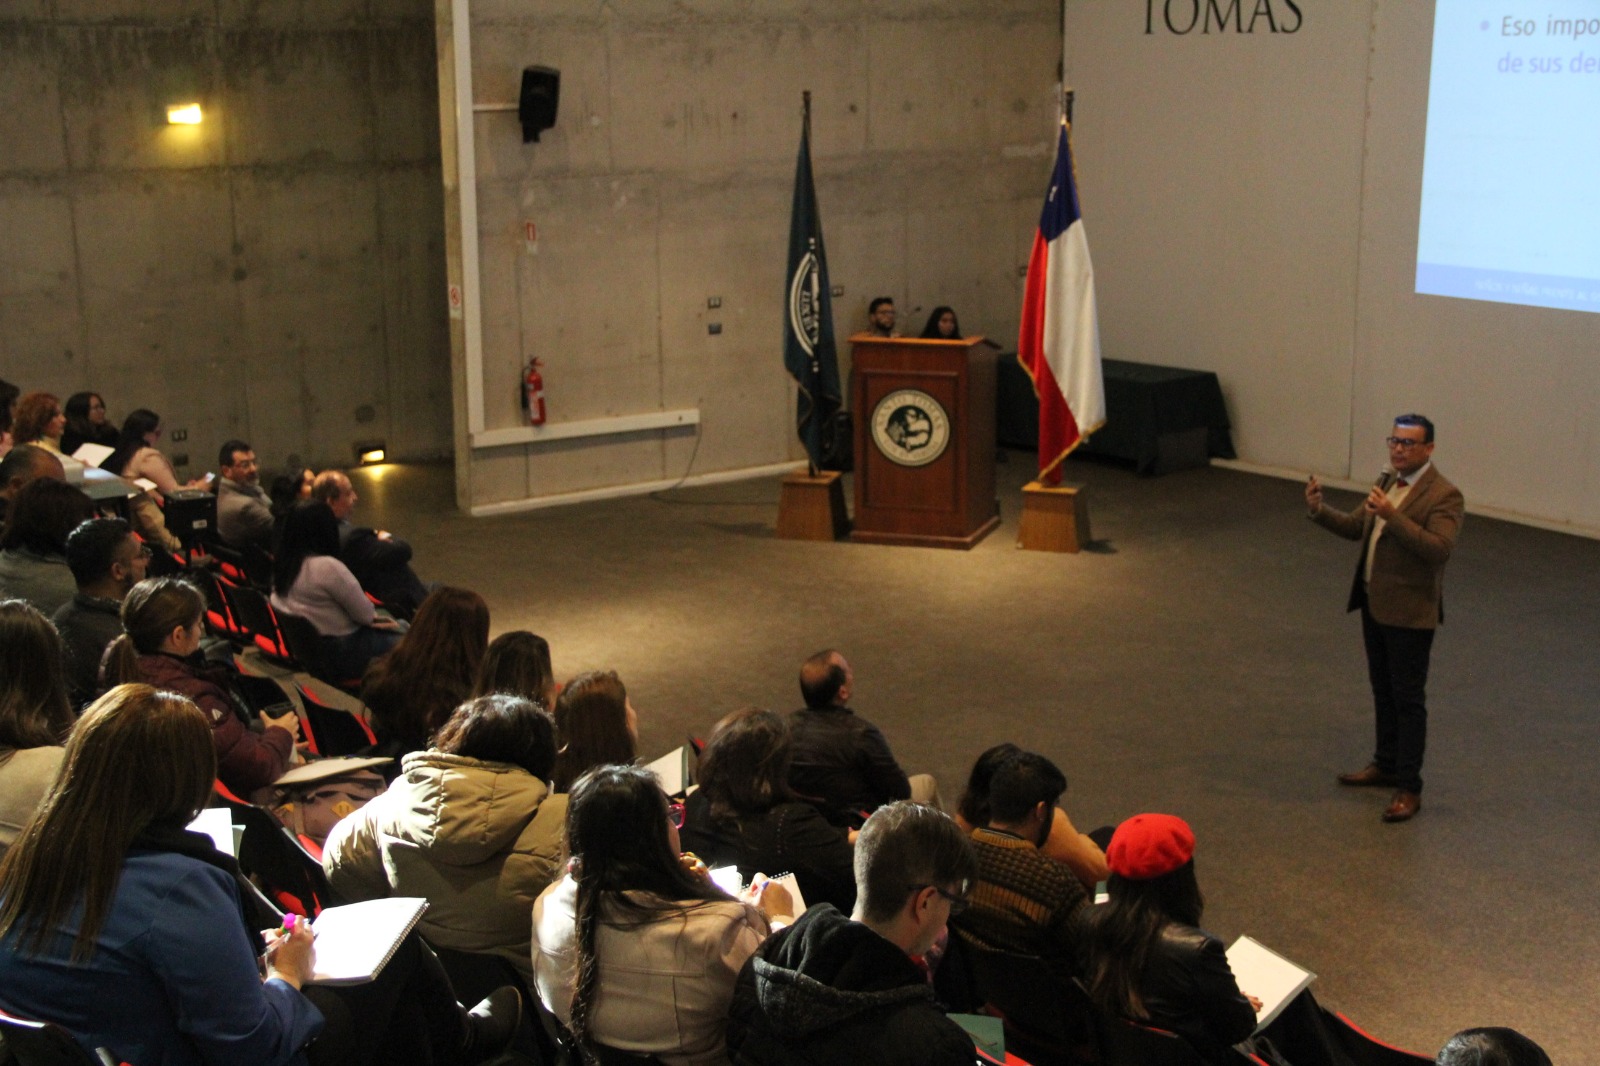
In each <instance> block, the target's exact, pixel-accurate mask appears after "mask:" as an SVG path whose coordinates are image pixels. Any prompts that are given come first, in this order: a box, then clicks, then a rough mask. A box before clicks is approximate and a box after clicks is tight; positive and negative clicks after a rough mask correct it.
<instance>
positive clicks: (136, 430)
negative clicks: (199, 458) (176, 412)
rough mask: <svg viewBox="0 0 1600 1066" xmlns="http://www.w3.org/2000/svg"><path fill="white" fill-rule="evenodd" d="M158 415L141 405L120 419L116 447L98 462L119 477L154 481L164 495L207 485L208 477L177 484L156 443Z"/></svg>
mask: <svg viewBox="0 0 1600 1066" xmlns="http://www.w3.org/2000/svg"><path fill="white" fill-rule="evenodd" d="M161 432H162V431H161V416H160V415H158V414H156V413H155V412H154V411H152V410H150V409H149V408H145V407H140V408H137V409H135V410H133V411H130V412H129V413H128V417H127V418H124V419H123V420H122V432H121V433H119V434H117V448H116V451H114V452H112V453H111V454H110V455H108V456H107V457H106V460H105V462H103V463H101V464H100V468H101V469H102V470H109V471H111V472H112V473H113V474H116V475H117V476H118V477H125V478H128V479H129V480H133V479H135V478H144V479H145V480H146V481H152V482H154V483H155V486H156V491H157V492H159V493H161V494H162V495H165V494H166V493H169V492H177V491H178V490H179V489H184V488H188V489H200V488H205V487H206V486H207V485H209V484H210V483H211V482H210V479H209V478H207V477H197V478H195V479H194V480H192V481H190V482H189V483H188V484H180V483H179V481H178V474H177V471H175V470H174V469H173V468H172V463H171V461H170V460H168V459H167V457H166V456H165V455H163V454H162V452H161V449H160V448H158V447H156V445H157V444H158V443H159V442H160V440H161Z"/></svg>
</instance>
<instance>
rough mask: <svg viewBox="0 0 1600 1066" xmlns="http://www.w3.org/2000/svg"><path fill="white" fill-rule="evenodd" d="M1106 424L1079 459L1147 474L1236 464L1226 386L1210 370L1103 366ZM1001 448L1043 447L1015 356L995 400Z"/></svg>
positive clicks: (1034, 405) (1029, 388)
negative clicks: (1113, 462)
mask: <svg viewBox="0 0 1600 1066" xmlns="http://www.w3.org/2000/svg"><path fill="white" fill-rule="evenodd" d="M1101 365H1102V367H1103V372H1104V375H1105V385H1106V424H1105V425H1104V426H1102V427H1101V428H1100V430H1099V431H1098V432H1096V433H1095V434H1094V436H1092V437H1090V438H1089V442H1088V443H1087V444H1084V445H1083V446H1082V447H1080V448H1079V449H1078V450H1077V451H1076V452H1075V453H1073V454H1075V455H1095V456H1102V457H1105V458H1111V459H1120V460H1123V461H1125V462H1130V463H1132V464H1133V466H1134V469H1135V470H1137V471H1138V472H1139V473H1141V474H1160V473H1165V472H1166V471H1168V470H1179V469H1183V468H1185V467H1191V466H1204V465H1205V463H1206V461H1207V460H1208V459H1209V458H1210V457H1212V456H1217V457H1219V458H1222V459H1232V458H1234V457H1235V452H1234V450H1233V438H1232V436H1231V435H1230V434H1229V432H1228V430H1229V428H1230V426H1229V423H1228V411H1227V408H1226V407H1225V406H1224V405H1223V402H1222V385H1221V383H1220V382H1218V380H1217V375H1216V374H1215V373H1214V372H1212V371H1209V370H1184V369H1182V368H1180V367H1173V366H1153V365H1151V364H1149V363H1129V362H1126V361H1124V360H1121V359H1106V360H1103V361H1102V364H1101ZM996 404H997V406H998V408H999V410H998V411H997V417H996V423H995V424H996V428H997V434H996V435H997V437H998V438H999V443H1001V444H1003V445H1009V446H1011V447H1016V448H1033V449H1037V448H1038V447H1039V401H1038V400H1037V399H1036V398H1035V397H1034V395H1033V383H1032V382H1031V381H1030V380H1029V379H1028V374H1027V372H1026V371H1024V370H1023V369H1022V367H1021V366H1019V365H1018V364H1017V357H1016V355H1015V353H1011V354H1007V355H1002V356H1001V357H1000V381H999V389H998V390H997V393H996Z"/></svg>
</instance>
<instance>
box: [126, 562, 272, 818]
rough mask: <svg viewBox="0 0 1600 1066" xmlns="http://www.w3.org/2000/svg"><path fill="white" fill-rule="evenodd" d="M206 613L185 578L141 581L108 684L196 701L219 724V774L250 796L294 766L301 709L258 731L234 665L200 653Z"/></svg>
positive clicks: (131, 596) (268, 720) (129, 602)
mask: <svg viewBox="0 0 1600 1066" xmlns="http://www.w3.org/2000/svg"><path fill="white" fill-rule="evenodd" d="M205 610H206V601H205V597H204V596H202V595H201V594H200V590H199V589H197V588H195V587H194V586H193V585H191V584H189V583H188V582H186V581H182V580H180V579H178V578H175V577H156V578H148V579H146V580H144V581H141V582H139V583H138V584H137V585H135V586H133V589H132V590H131V591H130V592H129V593H128V595H127V596H126V597H125V598H124V599H123V601H122V628H123V635H122V636H120V637H118V638H117V640H116V641H115V642H114V643H113V644H112V645H111V648H110V650H109V651H107V652H106V661H105V682H106V686H107V687H108V688H109V687H110V686H112V685H120V684H124V683H129V682H143V683H144V684H147V685H154V686H155V687H156V688H159V689H165V690H167V691H169V692H176V693H178V694H179V695H181V696H186V697H188V698H189V699H190V700H193V701H194V702H195V703H196V704H197V705H199V707H200V709H201V710H202V711H204V712H205V715H206V720H207V721H208V722H210V723H211V735H212V740H213V742H214V743H215V745H216V749H217V776H218V777H219V778H221V779H222V783H223V784H224V785H226V786H228V788H229V789H231V790H232V791H233V793H234V794H235V795H238V796H244V797H247V798H248V797H249V795H250V794H251V793H252V792H254V791H255V790H256V789H258V788H262V787H264V786H266V785H270V784H272V782H274V781H276V780H277V779H278V778H279V777H282V776H283V772H284V771H285V770H287V769H288V768H289V767H290V766H291V765H292V763H293V757H294V745H295V740H296V738H297V737H298V736H299V735H300V719H299V717H298V716H297V715H296V714H295V713H294V711H293V710H290V711H289V713H287V714H283V715H279V716H278V717H269V716H267V715H262V716H261V724H262V726H264V728H263V729H262V730H261V732H259V733H258V732H255V731H254V730H253V729H251V727H250V724H249V718H248V716H247V715H246V714H245V712H244V710H243V709H242V708H241V707H240V706H239V703H238V702H237V701H236V700H235V699H234V696H233V694H232V693H231V692H230V691H229V689H230V684H229V682H230V680H231V678H230V676H229V671H230V670H231V669H232V668H231V667H228V666H225V665H222V664H218V663H208V662H206V661H205V659H204V658H203V657H202V656H201V655H200V654H199V652H200V638H201V637H202V636H203V635H204V634H205Z"/></svg>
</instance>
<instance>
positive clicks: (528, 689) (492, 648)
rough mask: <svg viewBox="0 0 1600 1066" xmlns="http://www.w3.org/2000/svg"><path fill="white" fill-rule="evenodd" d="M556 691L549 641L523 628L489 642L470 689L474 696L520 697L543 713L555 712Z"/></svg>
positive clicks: (503, 634) (502, 634)
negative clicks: (501, 695)
mask: <svg viewBox="0 0 1600 1066" xmlns="http://www.w3.org/2000/svg"><path fill="white" fill-rule="evenodd" d="M556 691H557V689H556V677H555V670H554V668H553V667H552V666H551V665H550V642H549V641H547V640H545V639H544V638H543V637H541V636H539V635H538V634H537V633H530V632H528V631H527V630H526V629H514V630H512V631H511V632H509V633H501V634H500V635H499V636H498V637H495V638H494V640H492V641H490V642H489V650H488V651H487V652H485V653H484V656H483V666H482V667H480V668H479V670H478V679H477V681H476V682H475V683H474V684H473V686H472V694H473V695H474V696H493V695H494V694H495V693H497V692H498V693H504V694H506V695H508V696H521V697H522V698H523V699H525V700H532V701H533V702H535V703H537V704H538V705H539V706H540V708H541V709H543V710H546V711H553V710H554V709H555V705H556Z"/></svg>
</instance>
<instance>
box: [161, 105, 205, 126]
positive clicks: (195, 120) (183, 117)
mask: <svg viewBox="0 0 1600 1066" xmlns="http://www.w3.org/2000/svg"><path fill="white" fill-rule="evenodd" d="M200 119H201V114H200V105H199V104H169V105H168V106H167V122H168V123H169V124H171V125H173V126H198V125H200Z"/></svg>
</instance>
